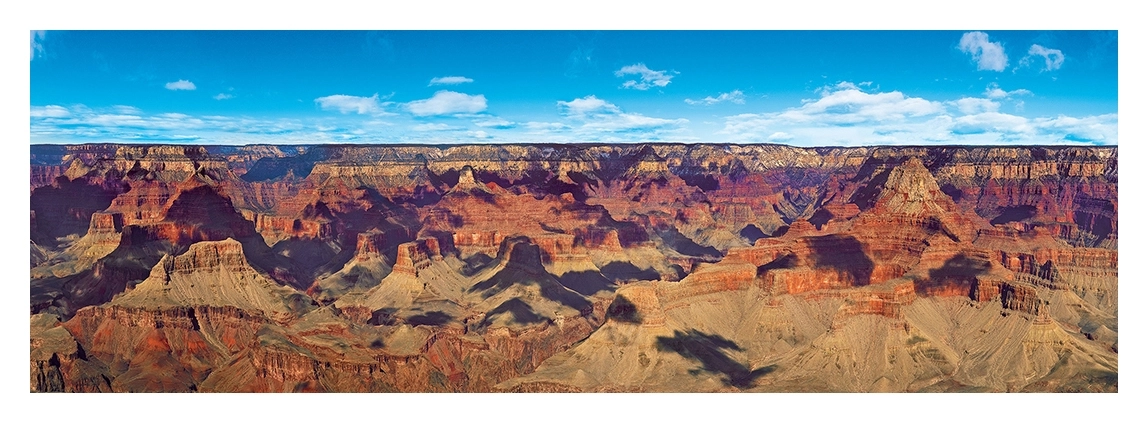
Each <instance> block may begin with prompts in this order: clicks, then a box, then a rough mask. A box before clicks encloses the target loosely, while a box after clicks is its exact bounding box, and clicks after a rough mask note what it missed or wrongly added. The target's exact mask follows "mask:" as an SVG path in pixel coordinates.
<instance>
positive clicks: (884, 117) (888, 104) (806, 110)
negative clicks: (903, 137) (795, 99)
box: [777, 83, 943, 125]
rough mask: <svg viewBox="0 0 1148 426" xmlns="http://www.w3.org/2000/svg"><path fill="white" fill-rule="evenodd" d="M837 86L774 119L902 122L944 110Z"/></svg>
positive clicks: (918, 100)
mask: <svg viewBox="0 0 1148 426" xmlns="http://www.w3.org/2000/svg"><path fill="white" fill-rule="evenodd" d="M836 87H838V88H839V89H838V90H833V89H829V88H823V90H821V91H820V93H821V99H817V100H805V101H802V102H803V105H802V106H801V107H798V108H791V109H789V110H786V111H785V112H782V113H780V114H779V115H778V116H777V117H778V118H779V119H782V120H786V121H790V122H805V123H824V124H837V125H849V124H857V123H865V122H876V121H889V120H903V119H905V118H907V117H920V116H925V115H931V114H936V113H938V112H941V111H942V110H943V108H942V107H941V104H940V103H939V102H933V101H927V100H925V99H922V98H910V97H906V96H905V95H904V94H902V93H901V92H898V91H893V92H884V93H875V94H873V93H866V92H862V91H861V90H858V89H857V88H856V87H857V86H855V85H853V84H851V83H840V84H838V85H837V86H836Z"/></svg>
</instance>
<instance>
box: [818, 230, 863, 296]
mask: <svg viewBox="0 0 1148 426" xmlns="http://www.w3.org/2000/svg"><path fill="white" fill-rule="evenodd" d="M808 244H809V248H810V250H811V252H812V253H811V258H812V260H813V267H814V268H830V269H834V270H837V271H840V272H845V273H847V274H849V275H850V276H852V277H853V286H854V287H860V286H866V285H869V280H870V277H871V275H872V273H873V266H874V265H873V260H872V259H869V255H867V254H865V250H864V247H862V246H861V242H860V241H857V239H856V238H854V237H852V236H849V235H841V234H833V235H824V236H818V237H809V239H808Z"/></svg>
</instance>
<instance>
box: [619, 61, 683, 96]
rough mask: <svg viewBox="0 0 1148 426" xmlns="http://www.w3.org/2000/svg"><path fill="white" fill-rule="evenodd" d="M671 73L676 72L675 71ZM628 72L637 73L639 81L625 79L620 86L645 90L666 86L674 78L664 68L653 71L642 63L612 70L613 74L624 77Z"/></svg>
mask: <svg viewBox="0 0 1148 426" xmlns="http://www.w3.org/2000/svg"><path fill="white" fill-rule="evenodd" d="M673 73H674V74H677V72H673ZM630 74H637V75H638V76H640V79H641V81H638V80H627V81H626V82H625V83H622V87H625V88H627V89H638V90H646V89H649V88H650V87H653V86H657V87H666V86H667V85H669V84H670V80H671V79H673V78H674V76H673V75H670V73H669V72H667V71H665V70H662V71H654V70H651V69H649V68H647V67H646V64H642V63H638V64H634V65H627V66H624V67H622V69H620V70H617V71H614V75H615V76H617V77H624V76H626V75H630Z"/></svg>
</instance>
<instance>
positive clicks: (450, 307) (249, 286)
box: [29, 144, 1119, 392]
mask: <svg viewBox="0 0 1148 426" xmlns="http://www.w3.org/2000/svg"><path fill="white" fill-rule="evenodd" d="M31 149H32V158H33V164H32V166H31V175H30V190H31V194H30V197H31V203H30V207H31V208H30V225H31V227H30V229H31V235H30V249H31V258H30V263H31V269H30V281H31V298H30V302H29V311H30V312H29V313H30V315H31V316H30V326H31V329H30V330H31V341H30V377H29V379H30V380H29V383H30V389H31V390H32V391H34V392H137V391H145V392H394V391H400V392H436V391H453V392H499V391H515V392H554V391H561V392H572V391H573V392H578V391H581V392H587V391H588V392H604V391H611V392H613V391H623V392H683V391H689V392H740V391H770V392H777V391H800V392H809V391H817V392H918V391H940V392H944V391H958V390H960V391H968V390H973V391H985V392H989V391H992V392H997V391H1009V392H1012V391H1041V392H1045V391H1073V392H1075V391H1086V392H1115V391H1117V390H1118V386H1117V383H1118V380H1117V377H1118V368H1117V367H1118V362H1117V361H1118V356H1117V352H1118V332H1119V324H1118V321H1117V309H1118V308H1117V307H1118V285H1117V284H1118V275H1117V271H1118V267H1117V266H1118V256H1117V246H1118V233H1117V228H1118V227H1117V220H1118V214H1117V212H1118V202H1117V168H1116V166H1117V150H1116V148H1115V147H937V148H931V147H857V148H796V147H787V146H780V145H756V146H755V145H709V144H697V145H681V144H632V145H615V146H610V145H578V144H572V145H539V146H526V145H514V146H497V145H473V146H281V147H268V146H263V147H225V146H209V147H195V146H120V145H82V146H52V147H46V146H33V147H32V148H31Z"/></svg>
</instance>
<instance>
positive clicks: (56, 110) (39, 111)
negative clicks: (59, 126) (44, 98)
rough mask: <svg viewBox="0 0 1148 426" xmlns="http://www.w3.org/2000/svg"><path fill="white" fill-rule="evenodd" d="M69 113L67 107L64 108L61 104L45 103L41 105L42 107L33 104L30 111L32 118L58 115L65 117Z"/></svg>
mask: <svg viewBox="0 0 1148 426" xmlns="http://www.w3.org/2000/svg"><path fill="white" fill-rule="evenodd" d="M69 115H71V113H70V112H68V109H67V108H64V107H62V106H59V105H47V106H42V107H37V106H33V107H32V111H31V116H32V118H44V117H54V118H59V117H67V116H69Z"/></svg>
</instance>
